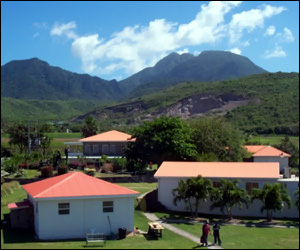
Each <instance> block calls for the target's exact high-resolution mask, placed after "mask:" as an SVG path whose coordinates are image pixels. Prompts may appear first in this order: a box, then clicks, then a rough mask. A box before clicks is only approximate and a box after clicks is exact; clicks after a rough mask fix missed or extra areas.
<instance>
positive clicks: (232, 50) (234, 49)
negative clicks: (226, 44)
mask: <svg viewBox="0 0 300 250" xmlns="http://www.w3.org/2000/svg"><path fill="white" fill-rule="evenodd" d="M229 51H230V52H231V53H234V54H237V55H241V54H242V51H241V50H240V49H239V48H233V49H231V50H229Z"/></svg>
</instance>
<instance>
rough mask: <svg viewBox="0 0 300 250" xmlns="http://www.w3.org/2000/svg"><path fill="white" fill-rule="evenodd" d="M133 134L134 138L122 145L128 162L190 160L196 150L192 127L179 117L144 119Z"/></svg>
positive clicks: (144, 162)
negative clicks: (192, 138)
mask: <svg viewBox="0 0 300 250" xmlns="http://www.w3.org/2000/svg"><path fill="white" fill-rule="evenodd" d="M132 137H133V138H135V139H136V141H135V142H129V143H128V147H127V148H126V149H125V155H126V158H127V160H128V161H129V162H130V161H135V162H140V163H142V164H143V165H146V166H147V165H148V163H149V162H153V163H157V164H158V165H160V164H161V163H162V162H163V161H180V160H192V159H194V158H195V157H196V154H197V152H196V148H195V146H194V145H193V144H192V140H191V130H190V128H189V126H188V125H187V124H186V123H185V122H183V121H182V120H181V119H180V118H175V117H170V118H169V117H166V116H163V117H161V118H156V119H155V120H154V121H152V122H144V123H143V124H142V125H140V126H139V127H136V128H134V129H133V132H132Z"/></svg>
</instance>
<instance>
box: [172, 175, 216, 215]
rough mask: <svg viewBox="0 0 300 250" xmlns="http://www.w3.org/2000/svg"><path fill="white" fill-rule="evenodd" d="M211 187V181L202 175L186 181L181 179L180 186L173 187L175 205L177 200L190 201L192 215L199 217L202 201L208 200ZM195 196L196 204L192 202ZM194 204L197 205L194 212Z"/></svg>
mask: <svg viewBox="0 0 300 250" xmlns="http://www.w3.org/2000/svg"><path fill="white" fill-rule="evenodd" d="M211 188H212V183H211V181H210V180H208V179H205V178H203V177H202V176H200V175H199V176H198V177H196V178H189V179H187V180H186V181H183V180H180V181H179V183H178V187H177V188H175V189H173V195H174V200H173V202H174V204H175V205H177V202H179V201H184V202H185V203H188V204H189V209H190V212H191V215H192V216H193V215H194V216H196V217H197V216H198V208H199V204H200V201H201V200H204V201H206V199H207V198H208V197H209V193H210V190H211ZM193 198H194V200H195V203H194V204H193V203H192V199H193ZM193 205H194V207H195V211H194V212H193Z"/></svg>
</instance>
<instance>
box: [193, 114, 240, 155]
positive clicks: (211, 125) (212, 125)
mask: <svg viewBox="0 0 300 250" xmlns="http://www.w3.org/2000/svg"><path fill="white" fill-rule="evenodd" d="M190 125H191V127H192V128H193V134H192V139H193V142H194V144H195V145H196V146H197V151H198V153H199V154H200V157H199V160H201V158H202V156H203V155H205V154H210V156H211V158H212V159H213V158H214V157H212V156H213V155H215V157H217V160H218V161H241V160H242V159H243V156H244V154H245V153H246V152H245V151H244V149H243V148H242V147H241V145H242V136H241V134H240V132H239V131H238V130H236V129H234V128H233V127H232V126H231V125H230V124H228V123H226V122H224V121H222V120H220V119H212V118H201V119H198V120H196V121H192V122H191V123H190Z"/></svg>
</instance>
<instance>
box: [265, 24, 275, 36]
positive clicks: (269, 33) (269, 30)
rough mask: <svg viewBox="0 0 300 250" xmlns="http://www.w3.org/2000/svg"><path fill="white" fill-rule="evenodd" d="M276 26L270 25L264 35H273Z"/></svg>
mask: <svg viewBox="0 0 300 250" xmlns="http://www.w3.org/2000/svg"><path fill="white" fill-rule="evenodd" d="M275 31H276V28H275V26H274V25H271V26H269V27H268V28H267V30H266V32H265V34H264V36H273V35H274V34H275Z"/></svg>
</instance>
